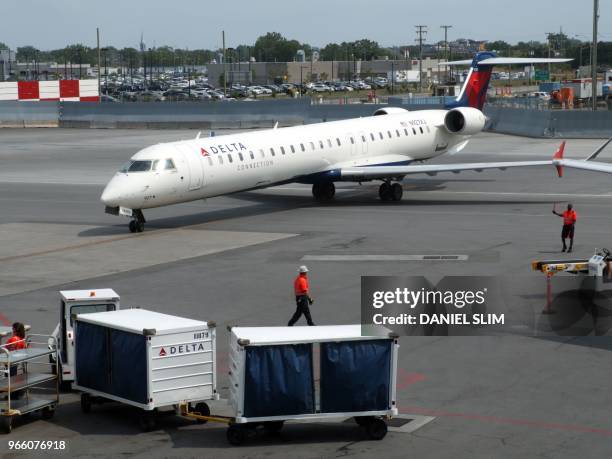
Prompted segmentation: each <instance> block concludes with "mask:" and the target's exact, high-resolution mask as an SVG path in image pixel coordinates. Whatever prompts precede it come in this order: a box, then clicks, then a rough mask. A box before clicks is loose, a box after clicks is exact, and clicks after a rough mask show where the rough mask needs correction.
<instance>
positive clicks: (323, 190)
mask: <svg viewBox="0 0 612 459" xmlns="http://www.w3.org/2000/svg"><path fill="white" fill-rule="evenodd" d="M335 194H336V186H335V185H334V182H319V183H315V184H314V185H312V195H313V197H314V198H315V199H316V200H317V201H319V202H327V201H331V200H332V199H334V195H335Z"/></svg>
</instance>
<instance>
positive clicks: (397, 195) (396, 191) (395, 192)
mask: <svg viewBox="0 0 612 459" xmlns="http://www.w3.org/2000/svg"><path fill="white" fill-rule="evenodd" d="M403 194H404V189H403V188H402V185H401V184H400V183H394V184H393V185H391V197H392V200H393V201H401V200H402V195H403Z"/></svg>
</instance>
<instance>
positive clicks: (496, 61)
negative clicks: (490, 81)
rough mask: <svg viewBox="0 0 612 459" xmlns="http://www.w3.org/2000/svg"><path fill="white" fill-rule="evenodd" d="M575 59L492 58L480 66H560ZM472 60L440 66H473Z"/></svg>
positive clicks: (440, 64)
mask: <svg viewBox="0 0 612 459" xmlns="http://www.w3.org/2000/svg"><path fill="white" fill-rule="evenodd" d="M572 60H573V59H564V58H547V57H490V58H489V59H483V60H482V61H480V62H478V65H514V64H517V65H518V64H522V65H529V64H560V63H563V62H570V61H572ZM472 62H473V61H472V60H471V59H466V60H461V61H450V62H440V63H438V65H439V66H440V67H444V66H447V65H472Z"/></svg>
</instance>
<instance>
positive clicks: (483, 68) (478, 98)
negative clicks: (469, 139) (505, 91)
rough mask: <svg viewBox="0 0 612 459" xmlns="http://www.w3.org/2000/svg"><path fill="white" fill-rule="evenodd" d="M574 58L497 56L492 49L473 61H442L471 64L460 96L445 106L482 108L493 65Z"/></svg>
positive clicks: (543, 62) (555, 61) (540, 62)
mask: <svg viewBox="0 0 612 459" xmlns="http://www.w3.org/2000/svg"><path fill="white" fill-rule="evenodd" d="M571 60H572V59H559V58H553V59H547V58H531V57H526V58H523V57H497V55H496V54H495V53H494V52H492V51H480V52H478V53H476V55H475V56H474V59H472V60H471V61H469V60H467V61H453V62H441V63H440V64H439V65H440V66H447V65H448V66H455V65H470V70H469V72H468V75H467V78H466V79H465V83H464V84H463V87H462V88H461V92H460V93H459V96H457V98H456V99H455V100H453V101H452V102H451V103H449V104H447V105H446V107H445V108H447V109H450V108H456V107H472V108H477V109H478V110H482V108H483V107H484V104H485V101H486V99H487V90H488V89H489V83H490V81H491V75H492V73H493V67H494V66H496V65H530V64H547V63H562V62H569V61H571Z"/></svg>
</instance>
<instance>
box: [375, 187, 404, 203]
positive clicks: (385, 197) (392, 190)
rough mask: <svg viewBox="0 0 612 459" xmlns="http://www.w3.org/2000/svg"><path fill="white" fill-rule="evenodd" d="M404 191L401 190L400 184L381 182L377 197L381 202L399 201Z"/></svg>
mask: <svg viewBox="0 0 612 459" xmlns="http://www.w3.org/2000/svg"><path fill="white" fill-rule="evenodd" d="M403 194H404V190H403V189H402V185H401V183H393V184H392V183H391V182H383V183H382V185H380V188H379V189H378V196H380V199H381V201H386V202H390V201H395V202H397V201H401V200H402V195H403Z"/></svg>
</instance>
